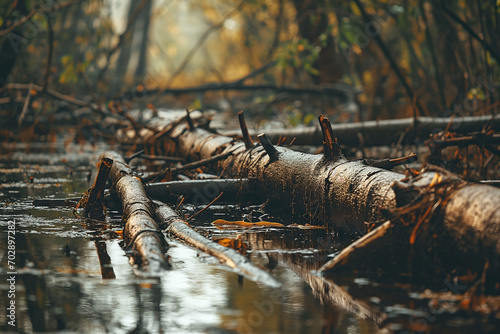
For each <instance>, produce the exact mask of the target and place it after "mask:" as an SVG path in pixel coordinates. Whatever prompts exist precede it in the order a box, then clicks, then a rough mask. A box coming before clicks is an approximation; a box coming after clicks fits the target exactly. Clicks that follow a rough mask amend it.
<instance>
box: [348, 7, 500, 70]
mask: <svg viewBox="0 0 500 334" xmlns="http://www.w3.org/2000/svg"><path fill="white" fill-rule="evenodd" d="M356 1H357V0H356ZM441 8H442V9H443V11H444V12H445V13H446V14H447V15H448V16H449V17H450V18H451V19H452V20H453V21H455V22H457V23H458V24H460V26H461V27H462V28H464V29H465V30H466V31H467V32H468V33H469V34H470V35H471V36H472V38H474V39H475V40H476V41H478V42H479V43H481V45H482V46H483V47H484V48H485V49H486V50H488V51H489V53H490V54H491V55H492V56H493V57H494V58H495V60H496V61H497V63H500V55H499V54H498V53H497V52H496V51H495V49H493V47H492V46H491V45H490V44H488V43H487V42H486V41H485V40H484V39H482V38H481V37H479V35H478V34H476V32H475V31H474V30H472V28H471V27H469V25H467V23H465V22H464V21H463V20H462V19H461V18H460V17H458V15H456V14H455V13H453V12H452V11H451V10H449V9H448V8H446V5H445V2H444V1H441Z"/></svg>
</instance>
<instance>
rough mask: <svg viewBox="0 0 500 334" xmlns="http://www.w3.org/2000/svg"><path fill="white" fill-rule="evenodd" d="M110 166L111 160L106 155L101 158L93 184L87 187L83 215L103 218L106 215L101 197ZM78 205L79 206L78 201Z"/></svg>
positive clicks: (98, 218)
mask: <svg viewBox="0 0 500 334" xmlns="http://www.w3.org/2000/svg"><path fill="white" fill-rule="evenodd" d="M111 166H113V160H111V159H108V158H106V157H102V158H101V161H100V162H99V166H98V171H97V176H96V178H95V181H94V185H93V186H92V187H91V188H90V189H89V194H88V199H87V200H86V203H85V214H84V215H85V217H87V218H91V219H97V220H103V219H104V218H105V217H106V213H105V207H104V204H103V199H104V189H105V188H106V182H107V181H108V175H109V172H110V171H111ZM84 197H85V195H84ZM78 206H80V203H78Z"/></svg>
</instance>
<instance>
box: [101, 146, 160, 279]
mask: <svg viewBox="0 0 500 334" xmlns="http://www.w3.org/2000/svg"><path fill="white" fill-rule="evenodd" d="M102 156H103V157H106V158H109V159H111V160H113V161H114V163H113V167H112V168H111V172H110V174H109V178H110V180H111V182H112V184H113V186H112V193H114V194H116V196H117V197H118V199H119V200H120V202H121V204H122V207H123V222H124V229H123V240H124V242H125V249H130V250H131V251H132V256H131V257H130V260H131V263H132V264H136V265H137V266H138V267H139V269H140V271H139V272H138V274H139V275H146V276H158V275H159V274H160V273H161V271H162V270H163V269H165V268H167V267H168V261H167V257H166V256H165V254H166V251H167V244H166V242H165V239H164V237H163V234H162V233H161V230H160V228H159V226H158V224H157V223H156V221H155V220H154V217H155V215H154V207H153V205H152V203H151V200H150V199H149V197H148V196H147V194H146V191H145V190H144V186H143V184H142V182H141V180H140V179H139V178H138V177H137V176H135V175H134V173H133V171H132V170H131V169H130V167H129V166H128V165H126V164H125V160H124V159H123V157H122V156H121V155H120V154H118V153H116V152H106V153H104V154H103V155H102Z"/></svg>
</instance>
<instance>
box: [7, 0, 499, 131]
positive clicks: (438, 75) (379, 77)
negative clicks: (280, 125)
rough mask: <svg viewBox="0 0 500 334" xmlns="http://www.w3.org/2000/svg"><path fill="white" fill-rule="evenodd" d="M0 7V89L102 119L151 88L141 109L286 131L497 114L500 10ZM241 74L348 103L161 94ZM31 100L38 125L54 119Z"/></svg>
mask: <svg viewBox="0 0 500 334" xmlns="http://www.w3.org/2000/svg"><path fill="white" fill-rule="evenodd" d="M0 3H2V6H1V7H0V38H1V49H0V52H1V71H0V80H1V84H2V86H4V85H5V84H8V83H25V84H26V83H33V84H36V85H40V86H44V87H50V88H52V89H55V90H57V91H60V92H62V93H64V94H67V95H70V96H75V97H79V98H81V99H86V100H88V101H91V100H96V102H98V103H100V104H102V105H104V106H105V105H107V103H108V102H109V101H110V99H112V98H115V97H119V96H122V94H123V93H124V92H127V91H130V90H131V89H134V90H136V91H137V90H139V91H140V90H144V89H147V90H151V89H160V91H162V92H163V94H157V95H155V96H151V97H148V98H147V99H144V101H143V104H144V105H146V104H150V103H154V104H155V105H156V106H158V107H174V106H180V107H188V106H195V107H211V106H215V107H218V108H219V109H220V108H222V109H228V110H233V109H237V108H245V109H247V110H250V111H252V110H253V111H254V112H255V113H266V112H268V113H273V112H274V113H278V114H279V113H281V114H285V115H286V116H287V119H288V121H289V123H290V124H292V125H294V124H298V123H309V122H313V121H314V117H311V115H315V114H318V113H320V112H322V113H326V114H330V115H331V116H334V117H333V118H334V119H337V120H338V121H341V120H350V121H351V120H370V119H386V118H398V117H406V116H411V115H413V114H414V113H417V114H419V115H431V116H449V115H451V114H452V113H456V114H458V115H472V114H475V115H478V114H485V113H486V114H488V113H491V112H492V110H495V109H496V108H497V107H498V105H499V102H498V99H499V95H498V91H497V89H496V88H497V86H498V82H500V71H499V68H498V62H499V61H500V44H499V43H500V38H499V37H500V36H499V33H500V25H499V15H500V14H499V10H500V9H499V7H500V1H497V0H478V1H471V0H452V1H438V0H399V1H396V0H393V1H390V0H354V1H326V0H304V1H300V0H246V1H245V0H243V1H234V0H205V1H184V0H182V1H181V0H128V1H120V0H80V1H75V0H42V1H30V0H3V1H0ZM260 69H262V70H260ZM250 73H254V74H255V75H254V76H252V77H251V78H248V79H247V80H245V81H244V82H242V83H241V84H245V85H256V84H266V85H270V86H276V87H282V86H287V87H293V88H304V89H305V88H324V87H337V88H339V87H340V88H341V89H343V90H344V91H345V92H346V93H345V95H346V97H345V98H337V97H333V96H328V94H325V95H326V96H325V95H323V96H322V97H321V98H318V96H316V95H314V96H313V95H310V94H295V93H287V92H280V93H277V92H276V91H273V90H248V91H237V92H234V91H214V92H206V93H204V94H201V93H197V94H187V95H182V96H181V97H176V98H175V99H174V98H172V97H169V96H168V95H166V94H165V93H167V92H168V88H179V87H195V86H200V85H203V84H206V83H211V82H219V83H223V82H232V81H235V80H238V79H240V78H243V77H245V76H247V75H248V74H250ZM7 93H8V90H6V89H5V88H4V89H3V90H2V94H4V96H5V94H7ZM9 94H11V95H12V93H9ZM18 94H21V93H18ZM22 94H24V93H22ZM22 94H21V95H22ZM19 98H20V100H21V102H20V103H21V104H22V102H23V101H24V99H22V96H20V97H19ZM139 100H140V99H139ZM146 100H147V101H146ZM36 101H37V100H36V99H34V100H32V102H31V104H32V105H31V106H30V107H31V108H32V109H34V110H35V112H38V113H44V112H51V111H50V108H51V106H50V105H49V104H45V105H44V104H43V103H38V104H36V105H35V106H33V103H35V102H36ZM139 104H140V103H139ZM0 109H2V114H3V115H4V116H9V115H13V114H16V113H19V110H18V109H16V107H15V106H14V107H13V106H12V105H9V104H3V105H0Z"/></svg>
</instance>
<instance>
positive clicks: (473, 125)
mask: <svg viewBox="0 0 500 334" xmlns="http://www.w3.org/2000/svg"><path fill="white" fill-rule="evenodd" d="M450 122H451V126H450V131H451V132H454V133H457V134H467V133H471V132H480V131H482V130H483V127H484V126H487V125H488V124H490V126H491V129H492V130H495V131H497V132H498V131H500V117H499V116H496V117H492V116H468V117H458V118H455V119H452V118H448V117H447V118H438V117H419V118H417V120H416V121H415V120H414V119H413V118H412V117H410V118H402V119H390V120H380V121H367V122H359V123H342V124H336V125H335V135H336V136H337V138H338V140H339V142H340V143H341V144H342V145H344V146H351V147H370V146H390V145H392V144H395V143H397V142H398V138H399V137H400V135H401V134H402V133H404V134H405V136H404V139H403V141H402V144H414V143H415V141H416V140H418V139H420V140H422V143H423V141H424V140H426V139H428V138H429V135H431V134H432V133H435V132H436V131H443V130H445V129H446V128H447V126H448V125H449V124H450ZM222 133H223V134H224V135H226V136H233V137H236V136H239V135H241V134H240V133H236V132H234V131H226V132H222ZM250 134H251V135H252V136H253V137H256V136H257V134H259V132H257V131H252V130H251V129H250ZM266 135H267V136H268V138H269V139H270V140H271V141H272V142H277V141H278V139H279V137H280V136H285V137H287V138H294V137H295V138H296V139H295V142H294V144H295V145H318V143H321V141H322V140H323V135H322V132H321V129H320V127H315V126H312V127H306V128H294V129H270V130H266Z"/></svg>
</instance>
